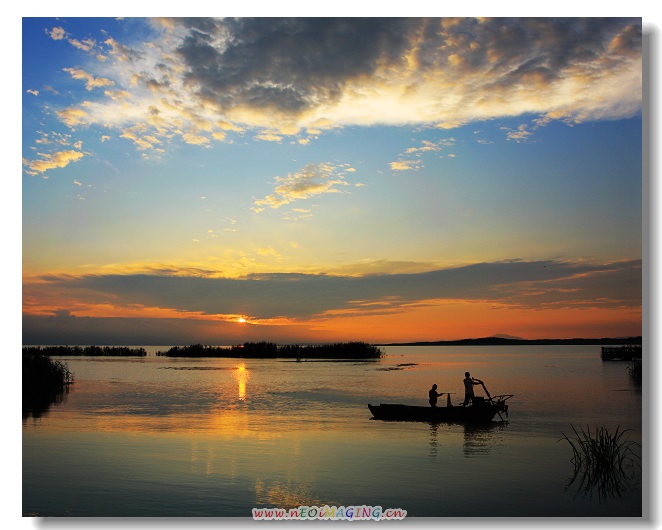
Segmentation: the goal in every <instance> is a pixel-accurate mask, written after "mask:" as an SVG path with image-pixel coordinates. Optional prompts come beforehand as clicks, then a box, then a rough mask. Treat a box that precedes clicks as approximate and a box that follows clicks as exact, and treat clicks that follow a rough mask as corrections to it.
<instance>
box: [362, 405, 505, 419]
mask: <svg viewBox="0 0 662 530" xmlns="http://www.w3.org/2000/svg"><path fill="white" fill-rule="evenodd" d="M368 408H369V409H370V412H372V415H373V417H374V418H375V419H376V420H397V421H426V422H486V421H492V420H493V419H494V417H495V416H496V415H497V414H499V415H500V413H502V412H503V413H505V414H506V415H508V405H506V404H505V403H504V402H503V401H499V402H497V403H490V402H489V401H477V402H476V403H475V404H473V405H468V406H466V407H462V406H458V407H452V406H451V407H430V406H428V407H418V406H414V405H395V404H388V403H382V404H381V405H368ZM502 419H503V418H502Z"/></svg>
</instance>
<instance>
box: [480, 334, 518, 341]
mask: <svg viewBox="0 0 662 530" xmlns="http://www.w3.org/2000/svg"><path fill="white" fill-rule="evenodd" d="M488 338H489V339H513V340H524V339H523V338H522V337H516V336H515V335H506V334H505V333H497V334H496V335H490V336H489V337H488Z"/></svg>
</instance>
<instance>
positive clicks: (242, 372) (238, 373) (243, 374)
mask: <svg viewBox="0 0 662 530" xmlns="http://www.w3.org/2000/svg"><path fill="white" fill-rule="evenodd" d="M233 375H234V378H235V379H236V380H237V384H238V385H239V400H240V401H244V400H245V399H246V382H247V381H248V380H249V379H250V378H251V376H250V373H249V372H248V370H247V369H246V365H245V364H244V363H241V364H240V365H239V366H238V367H237V369H236V370H235V371H234V372H233Z"/></svg>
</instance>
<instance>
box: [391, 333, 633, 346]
mask: <svg viewBox="0 0 662 530" xmlns="http://www.w3.org/2000/svg"><path fill="white" fill-rule="evenodd" d="M641 343H642V340H641V337H617V338H601V339H581V338H576V339H521V338H511V337H508V336H503V335H500V336H497V335H495V336H492V337H483V338H479V339H460V340H439V341H434V342H429V341H428V342H399V343H390V344H380V346H527V345H529V346H530V345H542V346H544V345H550V346H554V345H579V346H582V345H586V346H607V345H614V346H616V345H621V344H641Z"/></svg>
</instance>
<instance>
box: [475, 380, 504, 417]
mask: <svg viewBox="0 0 662 530" xmlns="http://www.w3.org/2000/svg"><path fill="white" fill-rule="evenodd" d="M474 381H476V382H477V383H480V386H482V387H483V390H485V394H487V399H488V401H489V402H490V403H492V404H493V405H494V404H495V403H494V400H493V399H492V396H490V393H489V392H488V391H487V387H486V386H485V383H483V382H482V381H481V380H480V379H474ZM497 414H498V415H499V418H501V421H503V416H501V412H499V411H498V410H497Z"/></svg>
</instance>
